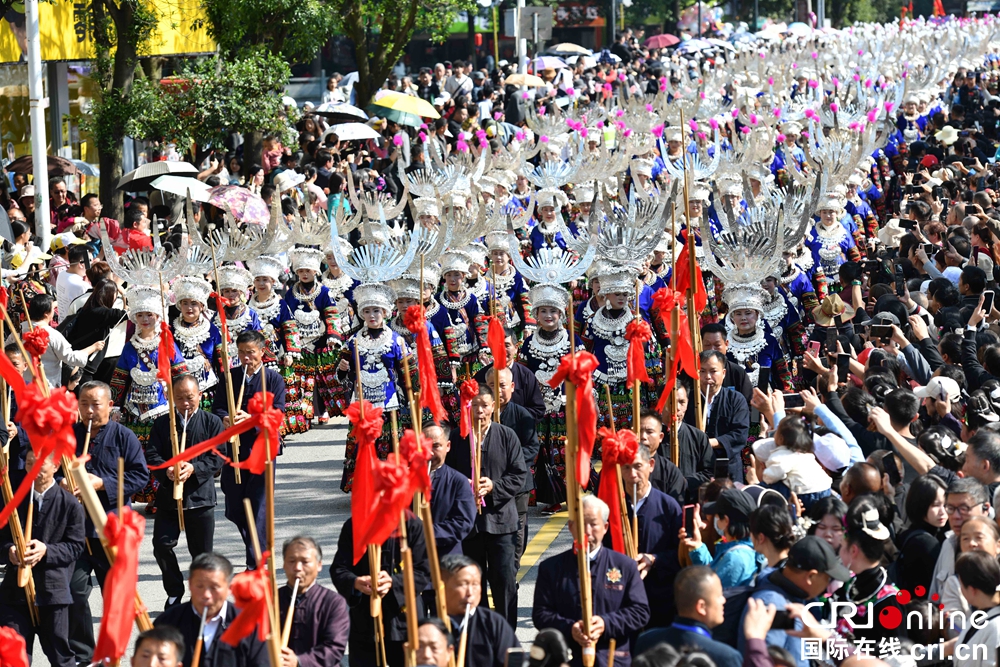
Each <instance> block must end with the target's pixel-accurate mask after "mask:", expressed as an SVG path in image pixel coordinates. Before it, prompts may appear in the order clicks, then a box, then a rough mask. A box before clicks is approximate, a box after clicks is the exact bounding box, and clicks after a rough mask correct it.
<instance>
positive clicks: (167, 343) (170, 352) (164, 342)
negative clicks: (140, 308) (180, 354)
mask: <svg viewBox="0 0 1000 667" xmlns="http://www.w3.org/2000/svg"><path fill="white" fill-rule="evenodd" d="M175 349H176V346H175V344H174V333H173V332H172V331H171V330H170V325H168V324H167V323H166V322H160V347H159V348H158V349H157V351H156V377H158V378H159V379H160V380H161V381H162V382H165V383H167V384H170V383H171V382H172V381H173V379H172V378H171V376H170V366H171V365H172V362H173V359H174V350H175Z"/></svg>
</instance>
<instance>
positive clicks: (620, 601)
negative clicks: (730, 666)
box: [531, 496, 735, 667]
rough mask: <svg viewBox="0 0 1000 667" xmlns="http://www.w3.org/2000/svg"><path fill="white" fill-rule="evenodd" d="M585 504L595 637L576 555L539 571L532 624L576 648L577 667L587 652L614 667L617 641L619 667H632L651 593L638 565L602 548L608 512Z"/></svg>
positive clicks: (587, 500)
mask: <svg viewBox="0 0 1000 667" xmlns="http://www.w3.org/2000/svg"><path fill="white" fill-rule="evenodd" d="M582 502H583V522H584V531H585V533H586V536H587V551H588V556H589V560H590V580H591V588H592V597H593V607H592V614H593V615H592V616H591V620H590V634H589V636H588V635H585V634H584V631H583V621H582V620H580V619H579V616H580V578H579V570H578V568H577V555H576V553H574V551H573V549H568V550H566V551H564V552H563V553H561V554H558V555H556V556H552V557H551V558H547V559H546V560H544V561H542V563H541V564H540V565H539V566H538V583H537V584H535V601H534V605H533V609H532V612H531V620H532V622H533V623H534V625H535V627H536V628H537V629H539V630H541V629H543V628H554V629H556V630H559V631H560V632H561V633H562V634H563V636H564V637H565V638H566V643H567V644H569V645H570V646H572V647H573V661H572V663H571V665H573V667H580V665H582V664H583V662H582V659H581V654H582V652H583V651H590V652H594V651H595V649H596V662H595V663H594V664H597V665H606V664H608V649H609V645H610V642H611V640H612V639H615V640H616V642H617V648H616V650H615V658H614V662H615V664H616V665H623V666H625V667H627V666H628V665H630V664H631V653H630V648H631V647H630V646H629V638H630V637H631V636H633V635H635V634H637V633H638V632H639V631H640V630H642V628H643V627H644V626H645V625H646V622H647V621H648V620H649V603H648V602H647V598H646V591H645V590H643V587H642V578H641V575H640V574H639V569H638V567H636V564H635V561H634V560H632V559H631V558H629V557H628V556H626V555H624V554H620V553H618V552H616V551H612V550H611V549H608V548H605V547H602V546H601V541H602V540H603V539H604V535H605V533H607V532H608V515H609V514H610V510H609V509H608V506H607V505H606V504H605V503H604V501H603V500H601V499H600V498H597V497H596V496H585V497H584V498H583V500H582ZM576 530H577V528H576V526H575V525H574V522H573V521H570V532H571V533H572V534H574V535H575V534H576ZM720 592H721V591H720ZM733 650H734V651H735V649H733Z"/></svg>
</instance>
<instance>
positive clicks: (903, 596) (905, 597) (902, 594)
mask: <svg viewBox="0 0 1000 667" xmlns="http://www.w3.org/2000/svg"><path fill="white" fill-rule="evenodd" d="M896 599H897V600H899V604H909V603H910V591H899V592H898V593H896Z"/></svg>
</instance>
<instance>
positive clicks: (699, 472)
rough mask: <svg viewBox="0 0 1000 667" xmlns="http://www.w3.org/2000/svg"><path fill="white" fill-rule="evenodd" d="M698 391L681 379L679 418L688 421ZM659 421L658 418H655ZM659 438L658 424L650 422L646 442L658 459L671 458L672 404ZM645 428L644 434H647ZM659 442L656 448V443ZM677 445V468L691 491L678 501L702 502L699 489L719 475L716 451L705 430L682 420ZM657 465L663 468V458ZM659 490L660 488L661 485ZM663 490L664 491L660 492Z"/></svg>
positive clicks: (679, 387) (661, 420)
mask: <svg viewBox="0 0 1000 667" xmlns="http://www.w3.org/2000/svg"><path fill="white" fill-rule="evenodd" d="M693 390H694V383H693V382H692V381H691V378H689V377H688V376H686V375H683V374H682V375H680V376H679V377H678V378H677V414H678V419H682V420H683V419H684V415H685V413H686V412H687V409H688V406H689V405H690V402H691V401H690V398H689V397H690V396H691V392H692V391H693ZM652 417H653V418H654V419H655V418H656V417H657V416H656V415H652ZM645 423H646V421H645V418H644V419H643V424H645ZM659 423H660V426H659V439H657V438H656V435H655V434H656V430H655V426H656V425H655V424H654V423H653V422H652V421H650V426H651V427H653V429H654V430H653V435H652V437H650V438H649V442H648V443H646V444H647V445H648V446H649V448H650V450H652V451H653V453H654V455H656V456H658V457H664V458H667V459H669V456H670V429H669V426H668V424H669V423H670V405H669V404H668V405H666V406H665V407H664V409H663V415H662V416H660V418H659ZM645 430H646V429H645V428H644V429H643V431H644V432H645ZM654 441H655V443H656V446H655V447H654V446H653V445H652V444H650V443H653V442H654ZM677 445H678V449H679V450H680V451H679V452H678V460H677V468H678V469H679V470H680V474H681V475H683V476H684V479H685V480H686V481H687V491H686V492H685V494H684V499H681V498H676V496H675V498H676V499H677V501H678V502H680V503H681V504H684V502H692V503H694V502H698V488H699V487H700V486H701V485H702V484H704V483H705V482H710V481H712V478H713V477H714V476H715V451H714V450H713V449H712V446H711V445H710V444H709V443H708V436H707V435H706V434H705V432H704V431H699V430H698V429H696V428H695V427H694V426H692V425H691V424H688V423H686V422H684V421H680V422H678V424H677ZM656 464H657V465H660V462H659V458H658V459H657V463H656ZM653 475H654V476H653V478H652V479H653V480H654V486H655V485H656V481H655V480H656V479H657V478H656V470H655V469H654V470H653ZM656 488H660V487H659V486H657V487H656ZM660 490H661V491H662V490H663V489H660Z"/></svg>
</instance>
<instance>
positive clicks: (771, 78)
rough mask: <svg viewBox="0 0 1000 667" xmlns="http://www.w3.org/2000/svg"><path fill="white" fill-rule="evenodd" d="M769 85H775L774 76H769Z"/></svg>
mask: <svg viewBox="0 0 1000 667" xmlns="http://www.w3.org/2000/svg"><path fill="white" fill-rule="evenodd" d="M767 85H769V86H773V85H774V77H773V76H769V77H767Z"/></svg>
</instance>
